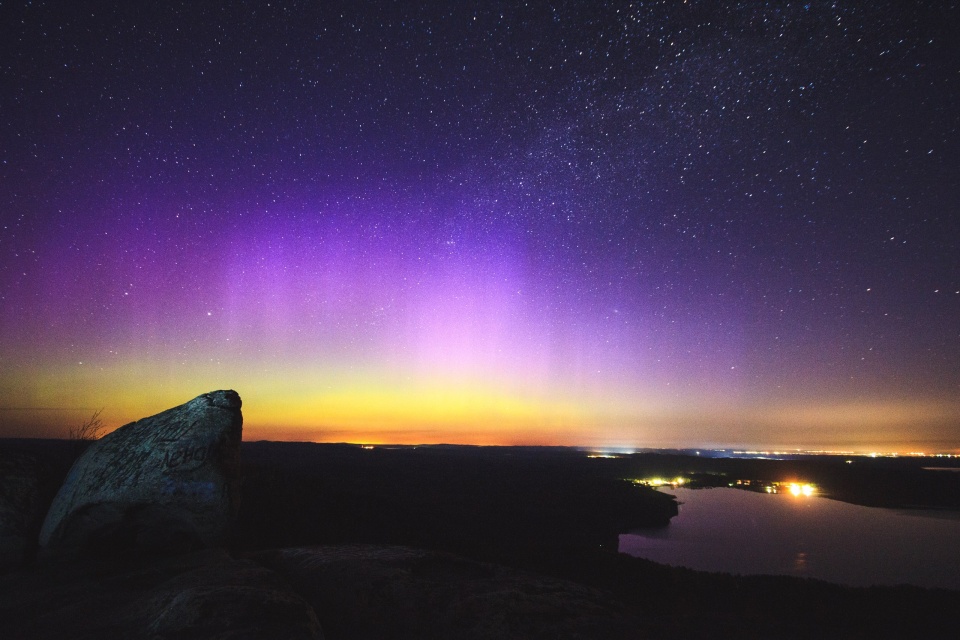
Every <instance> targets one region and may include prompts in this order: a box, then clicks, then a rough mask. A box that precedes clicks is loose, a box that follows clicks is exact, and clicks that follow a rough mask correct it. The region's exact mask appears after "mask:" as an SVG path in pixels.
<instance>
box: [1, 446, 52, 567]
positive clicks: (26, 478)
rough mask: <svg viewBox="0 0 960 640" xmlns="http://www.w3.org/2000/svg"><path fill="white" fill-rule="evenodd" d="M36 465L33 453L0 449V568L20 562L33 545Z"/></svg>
mask: <svg viewBox="0 0 960 640" xmlns="http://www.w3.org/2000/svg"><path fill="white" fill-rule="evenodd" d="M38 468H39V464H38V462H37V458H36V456H33V455H30V454H27V453H21V452H18V451H0V567H9V566H16V565H18V564H20V563H22V562H23V561H24V559H25V558H26V557H27V555H28V553H29V551H30V549H31V547H35V545H36V543H35V540H36V532H37V529H36V527H37V525H38V524H39V518H38V515H42V513H43V512H42V511H41V510H40V508H39V503H40V500H39V493H40V491H39V487H40V480H39V473H38ZM38 512H39V514H38Z"/></svg>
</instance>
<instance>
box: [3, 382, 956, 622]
mask: <svg viewBox="0 0 960 640" xmlns="http://www.w3.org/2000/svg"><path fill="white" fill-rule="evenodd" d="M240 406H241V405H240V399H239V396H237V395H236V394H235V393H233V392H227V391H221V392H213V393H210V394H204V395H202V396H200V397H198V398H196V399H194V400H192V401H191V402H188V403H186V404H184V405H181V406H180V407H175V408H173V409H170V410H168V411H166V412H163V413H161V414H159V415H158V416H154V417H151V418H147V419H144V420H141V421H138V422H136V423H133V424H131V425H128V426H127V427H123V428H121V429H119V430H117V431H116V432H114V433H112V434H110V435H108V436H106V437H104V438H103V439H101V440H100V441H97V442H96V443H94V444H93V445H91V446H90V447H89V448H88V449H87V450H86V451H85V452H84V453H83V454H82V455H81V456H80V457H79V459H77V460H76V464H73V466H72V467H71V462H72V461H73V460H74V459H75V458H76V456H77V453H78V451H77V450H76V444H77V443H71V442H63V441H33V442H18V443H10V442H7V443H2V444H0V480H2V482H0V638H4V639H7V638H57V639H64V638H150V639H158V638H224V639H226V638H327V639H334V640H336V639H353V638H370V639H373V638H718V637H737V638H751V637H753V638H771V637H776V638H823V637H837V638H883V637H889V638H907V637H931V636H941V637H950V636H951V635H952V632H953V631H954V630H955V628H954V625H955V618H954V612H956V611H957V610H960V592H953V591H943V590H940V591H937V590H927V589H918V588H910V587H901V588H872V589H850V588H845V587H840V586H837V585H830V584H826V583H821V582H816V581H810V580H798V579H792V578H777V577H752V578H740V577H735V576H726V575H716V574H703V573H698V572H693V571H687V570H681V569H672V568H669V567H664V566H660V565H656V564H653V563H650V562H646V561H643V560H639V559H636V558H630V557H627V556H623V555H621V554H618V553H617V552H616V548H617V534H618V533H621V532H625V531H629V530H630V529H632V528H635V527H640V526H664V525H666V523H668V522H669V519H670V517H671V515H673V514H674V513H675V512H676V504H675V503H674V502H673V501H672V500H671V499H670V498H669V497H667V496H665V495H663V494H660V493H657V492H654V491H652V490H647V489H644V488H642V487H636V486H633V485H631V484H630V483H627V482H623V480H622V478H623V477H624V476H623V469H620V468H619V467H617V466H616V465H613V467H611V465H610V464H608V463H609V462H610V461H598V460H591V459H587V458H586V456H584V455H583V454H582V453H580V452H576V451H572V450H566V449H540V448H527V449H525V448H516V447H508V448H493V449H485V448H470V447H442V446H439V447H420V448H413V447H401V448H389V447H385V448H376V449H367V448H361V447H358V446H352V445H312V444H302V443H301V444H298V443H269V442H262V443H241V442H240V434H241V429H242V415H241V413H240ZM125 452H127V453H129V456H130V457H127V453H125ZM241 454H242V461H241ZM624 462H629V463H630V464H634V463H633V462H630V461H624ZM641 463H642V464H645V465H646V464H650V462H649V461H645V460H644V461H641ZM68 469H69V473H68Z"/></svg>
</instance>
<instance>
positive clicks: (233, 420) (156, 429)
mask: <svg viewBox="0 0 960 640" xmlns="http://www.w3.org/2000/svg"><path fill="white" fill-rule="evenodd" d="M240 404H241V402H240V396H239V395H238V394H237V393H236V392H235V391H213V392H211V393H205V394H203V395H201V396H199V397H197V398H194V399H193V400H191V401H190V402H187V403H186V404H182V405H180V406H179V407H174V408H173V409H168V410H167V411H164V412H163V413H158V414H157V415H155V416H151V417H149V418H144V419H142V420H138V421H137V422H133V423H130V424H128V425H126V426H123V427H120V428H119V429H117V430H116V431H114V432H113V433H110V434H108V435H106V436H104V437H103V438H101V439H100V440H97V441H96V442H94V443H93V444H92V445H91V446H90V447H89V448H88V449H87V450H86V451H85V452H84V453H83V455H82V456H80V458H79V459H78V460H77V462H76V463H75V464H74V465H73V468H72V469H71V470H70V473H69V474H68V475H67V478H66V480H65V481H64V484H63V486H62V487H61V488H60V492H59V493H58V494H57V496H56V498H54V501H53V504H52V505H51V507H50V510H49V512H48V513H47V518H46V520H45V521H44V523H43V528H42V529H41V531H40V545H41V547H42V548H43V549H44V550H46V551H48V552H54V551H63V550H90V549H101V550H116V549H124V548H130V547H136V548H138V549H146V550H152V551H180V550H184V549H188V548H194V547H200V546H214V545H217V544H221V543H222V542H224V540H225V538H226V536H227V534H228V533H229V528H230V524H231V522H232V520H233V518H234V516H235V515H236V512H237V508H238V507H239V494H240V492H239V483H240V440H241V433H242V426H243V417H242V415H241V413H240Z"/></svg>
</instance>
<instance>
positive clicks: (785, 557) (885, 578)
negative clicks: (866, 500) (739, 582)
mask: <svg viewBox="0 0 960 640" xmlns="http://www.w3.org/2000/svg"><path fill="white" fill-rule="evenodd" d="M666 493H670V494H673V495H675V496H677V499H678V500H679V501H680V502H681V503H682V504H681V506H680V514H679V515H678V516H676V517H674V518H673V519H672V520H671V521H670V525H669V526H668V527H665V528H663V529H652V530H643V531H638V532H634V533H630V534H624V535H621V536H620V551H622V552H624V553H629V554H630V555H634V556H637V557H641V558H647V559H649V560H653V561H655V562H660V563H663V564H670V565H676V566H684V567H690V568H692V569H700V570H703V571H720V572H725V573H738V574H784V575H793V576H801V577H809V578H819V579H821V580H829V581H831V582H838V583H841V584H850V585H859V586H867V585H871V584H887V585H892V584H915V585H919V586H928V587H946V588H951V589H960V544H958V541H960V520H957V519H950V518H943V517H918V516H920V515H924V514H923V513H921V512H911V513H909V514H905V513H903V512H899V511H894V510H890V509H874V508H869V507H861V506H858V505H851V504H846V503H843V502H837V501H834V500H829V499H826V498H820V497H816V496H813V497H811V496H803V495H800V496H795V495H790V494H774V495H768V494H761V493H754V492H749V491H740V490H737V489H722V488H721V489H670V490H668V491H666ZM930 515H933V516H937V515H938V514H936V513H933V514H930ZM939 515H943V514H942V513H941V514H939Z"/></svg>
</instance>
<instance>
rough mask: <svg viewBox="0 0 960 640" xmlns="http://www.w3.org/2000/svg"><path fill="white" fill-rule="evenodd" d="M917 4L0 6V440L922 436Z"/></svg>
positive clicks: (952, 44)
mask: <svg viewBox="0 0 960 640" xmlns="http://www.w3.org/2000/svg"><path fill="white" fill-rule="evenodd" d="M958 42H960V7H958V5H957V3H955V2H918V3H901V2H889V1H886V0H877V1H875V2H869V3H866V2H852V1H836V2H729V1H714V0H709V1H708V0H702V1H701V0H689V1H686V2H683V1H679V0H678V1H665V2H589V3H588V2H561V1H557V2H520V1H512V2H495V1H484V2H469V1H464V2H437V1H432V0H427V1H425V2H417V3H414V2H391V1H383V2H361V1H357V0H351V1H349V2H348V1H344V2H337V1H329V2H326V1H324V2H321V1H314V0H310V1H308V0H300V1H282V0H281V1H272V2H264V1H248V2H243V1H238V2H206V1H195V2H194V1H191V2H163V1H158V2H150V3H132V2H130V3H127V2H105V1H98V2H91V1H87V0H74V1H70V2H67V1H61V2H43V1H39V0H38V1H34V2H24V1H20V2H6V1H4V2H0V435H2V436H17V437H19V436H40V437H63V436H65V435H66V432H67V429H68V428H69V427H70V426H74V425H76V424H77V423H78V422H81V421H82V420H83V419H84V418H86V417H88V416H89V415H90V414H91V412H92V411H94V410H96V409H100V408H103V414H102V417H103V419H104V421H105V422H106V423H107V425H108V427H109V428H114V427H117V426H120V425H121V424H124V423H126V422H129V421H132V420H135V419H138V418H140V417H143V416H146V415H151V414H153V413H156V412H158V411H161V410H163V409H165V408H168V407H170V406H174V405H177V404H180V403H182V402H185V401H187V400H189V399H191V398H193V397H194V396H196V395H199V394H200V393H204V392H206V391H210V390H213V389H219V388H233V389H236V390H237V391H238V392H239V393H240V394H241V396H242V397H243V400H244V416H245V425H244V429H245V438H246V439H278V440H279V439H283V440H313V441H334V442H338V441H348V442H364V443H367V442H392V443H428V442H450V443H474V444H560V445H583V446H592V447H611V448H625V449H626V448H631V447H660V446H689V447H700V446H735V447H739V446H742V447H760V448H763V447H767V448H774V447H802V448H824V449H850V450H862V451H870V450H879V451H893V450H899V451H957V450H960V44H958Z"/></svg>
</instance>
